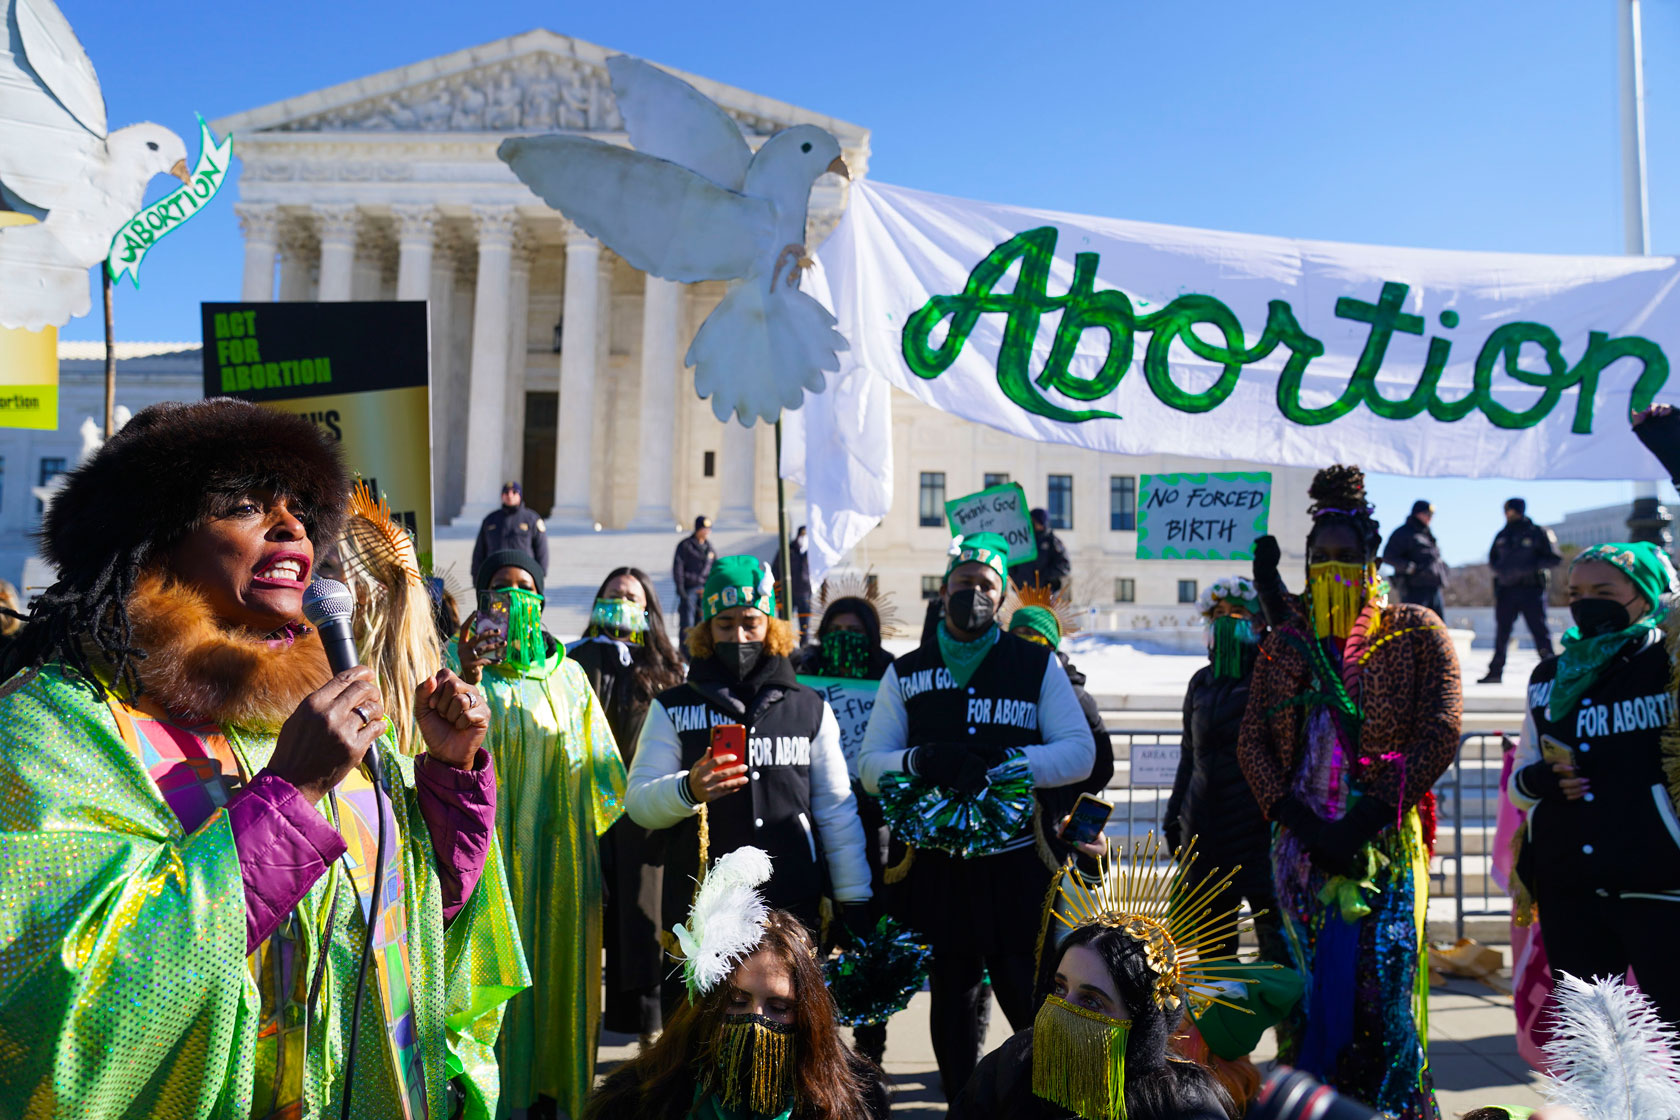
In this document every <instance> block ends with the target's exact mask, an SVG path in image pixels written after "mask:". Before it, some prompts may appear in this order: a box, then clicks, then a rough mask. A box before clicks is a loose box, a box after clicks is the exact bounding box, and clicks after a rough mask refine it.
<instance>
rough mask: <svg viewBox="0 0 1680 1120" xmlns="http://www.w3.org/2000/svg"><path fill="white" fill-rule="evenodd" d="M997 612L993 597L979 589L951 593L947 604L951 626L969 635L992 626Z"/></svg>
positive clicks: (946, 615) (947, 613) (973, 588)
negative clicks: (993, 617)
mask: <svg viewBox="0 0 1680 1120" xmlns="http://www.w3.org/2000/svg"><path fill="white" fill-rule="evenodd" d="M996 612H997V605H996V604H995V603H993V602H992V597H991V596H990V595H988V594H986V593H985V592H984V591H982V590H980V589H979V588H977V587H970V588H966V589H965V590H962V591H953V592H951V598H950V599H949V600H948V601H947V602H946V604H945V617H946V618H948V619H950V620H951V625H952V626H954V627H955V628H956V629H958V630H962V631H964V632H965V633H969V634H972V633H974V632H976V631H978V630H984V629H986V628H987V627H988V626H990V625H991V624H992V616H993V615H994V614H995V613H996Z"/></svg>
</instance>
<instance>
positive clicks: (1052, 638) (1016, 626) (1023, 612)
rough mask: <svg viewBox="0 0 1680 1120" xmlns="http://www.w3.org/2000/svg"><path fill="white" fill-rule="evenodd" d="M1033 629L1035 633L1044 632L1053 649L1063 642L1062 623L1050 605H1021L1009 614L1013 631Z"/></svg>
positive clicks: (1010, 627)
mask: <svg viewBox="0 0 1680 1120" xmlns="http://www.w3.org/2000/svg"><path fill="white" fill-rule="evenodd" d="M1023 628H1024V629H1027V630H1031V631H1032V632H1033V633H1035V634H1042V635H1043V636H1044V638H1045V640H1046V641H1048V642H1049V643H1050V648H1051V649H1056V648H1057V647H1058V646H1060V645H1061V644H1062V624H1061V621H1060V620H1059V619H1057V618H1056V612H1055V611H1053V610H1051V609H1050V608H1049V607H1020V608H1017V610H1016V611H1015V613H1014V614H1012V615H1010V616H1009V629H1010V631H1011V632H1014V631H1016V630H1020V629H1023Z"/></svg>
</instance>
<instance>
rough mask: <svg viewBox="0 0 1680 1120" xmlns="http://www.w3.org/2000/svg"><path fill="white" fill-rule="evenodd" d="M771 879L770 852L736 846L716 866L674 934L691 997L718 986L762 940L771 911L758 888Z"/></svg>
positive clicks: (695, 895) (719, 858)
mask: <svg viewBox="0 0 1680 1120" xmlns="http://www.w3.org/2000/svg"><path fill="white" fill-rule="evenodd" d="M769 880H770V853H769V852H766V851H765V850H764V849H763V848H750V847H749V848H736V849H735V850H734V851H733V852H729V853H728V854H726V855H722V856H719V857H718V861H717V862H716V863H714V864H712V870H711V871H710V872H709V873H708V874H707V875H706V878H705V881H704V882H702V883H701V884H700V889H699V890H698V891H696V892H695V894H694V905H693V906H692V907H691V908H690V909H689V911H688V922H687V924H686V925H683V924H679V925H678V926H677V927H676V928H675V929H673V930H672V931H671V932H672V933H673V934H675V935H676V938H677V944H678V945H680V946H681V947H682V951H683V982H684V983H685V984H687V985H688V994H689V997H690V998H693V997H694V996H696V995H703V994H705V993H706V992H709V991H711V990H712V989H713V988H715V987H717V985H718V984H719V983H721V982H722V981H723V980H724V979H725V978H726V977H727V976H728V975H729V974H730V973H731V972H733V971H734V970H735V966H736V965H738V964H740V963H741V961H743V960H744V959H746V958H747V957H749V956H751V955H752V951H753V950H754V949H756V948H758V943H759V942H760V941H763V940H764V923H765V921H766V919H768V918H769V916H770V908H769V907H768V906H766V905H765V903H764V898H763V896H762V895H760V894H759V893H758V887H760V886H761V885H763V884H764V883H767V882H769Z"/></svg>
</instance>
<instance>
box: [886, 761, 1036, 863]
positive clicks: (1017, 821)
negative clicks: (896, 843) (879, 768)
mask: <svg viewBox="0 0 1680 1120" xmlns="http://www.w3.org/2000/svg"><path fill="white" fill-rule="evenodd" d="M987 778H988V783H987V785H986V788H985V789H983V790H981V791H980V792H979V793H977V794H974V795H972V796H969V795H965V794H958V793H952V792H951V791H950V790H948V789H942V788H940V787H939V786H936V785H934V784H932V783H931V782H927V781H924V780H922V779H921V778H918V777H914V776H913V775H910V774H900V773H891V774H886V775H884V776H883V777H882V778H881V809H882V813H883V815H884V816H885V817H886V819H887V823H888V824H889V825H891V826H892V830H893V834H894V835H895V836H897V837H898V838H899V839H900V840H903V841H904V842H905V843H906V844H911V845H914V846H915V847H918V848H933V849H936V850H938V851H941V852H948V853H949V854H951V855H953V856H956V857H957V858H958V859H973V858H975V857H976V856H989V855H991V854H992V853H994V852H996V851H997V850H998V849H1000V848H1002V847H1003V846H1004V845H1005V844H1006V843H1008V842H1009V841H1010V840H1011V839H1013V838H1014V837H1015V835H1016V834H1017V833H1019V832H1020V831H1021V826H1022V825H1024V824H1025V823H1026V822H1027V820H1028V819H1029V818H1031V816H1032V811H1033V780H1032V771H1031V770H1030V769H1029V768H1028V766H1027V760H1026V757H1025V756H1024V755H1021V754H1015V755H1013V756H1011V757H1010V758H1009V759H1007V760H1006V761H1004V762H1003V763H1002V764H1001V765H998V766H994V767H993V768H992V769H991V770H990V771H989V772H988V774H987Z"/></svg>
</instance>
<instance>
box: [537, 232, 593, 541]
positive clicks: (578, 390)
mask: <svg viewBox="0 0 1680 1120" xmlns="http://www.w3.org/2000/svg"><path fill="white" fill-rule="evenodd" d="M600 261H601V245H600V242H598V241H596V240H595V239H594V238H592V237H590V236H589V235H588V234H586V233H584V232H583V231H582V230H580V229H577V228H576V227H574V226H568V227H567V230H566V291H565V303H564V304H563V306H562V310H561V322H562V326H561V335H560V416H559V429H560V430H559V433H558V437H559V438H558V440H557V445H556V447H555V451H554V513H553V514H552V515H551V516H550V517H549V522H550V523H551V526H552V527H553V528H558V529H565V530H570V531H582V532H587V531H589V530H591V529H593V528H594V527H595V512H594V506H593V502H592V501H591V498H592V495H593V493H594V480H593V478H592V477H591V475H592V474H593V473H594V466H595V366H596V356H597V354H598V352H599V350H598V347H599V342H600V338H599V327H598V324H599V321H600V310H601V278H600Z"/></svg>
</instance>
